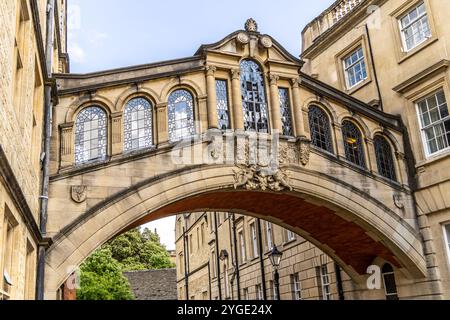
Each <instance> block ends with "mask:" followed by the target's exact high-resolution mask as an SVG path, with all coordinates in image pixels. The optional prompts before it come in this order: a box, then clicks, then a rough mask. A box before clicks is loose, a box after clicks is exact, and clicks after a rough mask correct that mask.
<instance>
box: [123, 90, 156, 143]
mask: <svg viewBox="0 0 450 320" xmlns="http://www.w3.org/2000/svg"><path fill="white" fill-rule="evenodd" d="M123 127H124V150H125V152H129V151H133V150H138V149H142V148H148V147H150V146H151V145H152V144H153V138H152V127H153V124H152V105H151V104H150V102H149V101H148V100H147V99H144V98H134V99H132V100H130V101H128V103H127V105H126V107H125V110H124V125H123Z"/></svg>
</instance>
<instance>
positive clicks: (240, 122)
mask: <svg viewBox="0 0 450 320" xmlns="http://www.w3.org/2000/svg"><path fill="white" fill-rule="evenodd" d="M231 79H232V80H231V95H232V100H233V102H232V103H233V123H234V130H241V131H242V130H244V112H243V110H242V95H241V76H240V70H239V69H233V70H231Z"/></svg>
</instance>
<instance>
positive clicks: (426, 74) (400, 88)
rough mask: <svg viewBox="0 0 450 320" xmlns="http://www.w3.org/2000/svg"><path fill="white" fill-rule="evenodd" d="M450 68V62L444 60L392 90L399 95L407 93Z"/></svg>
mask: <svg viewBox="0 0 450 320" xmlns="http://www.w3.org/2000/svg"><path fill="white" fill-rule="evenodd" d="M449 66H450V60H447V59H442V60H440V61H439V62H437V63H435V64H433V65H432V66H430V67H428V68H426V69H424V70H422V71H420V72H418V73H416V74H415V75H414V76H412V77H411V78H409V79H407V80H405V81H403V82H402V83H400V84H398V85H397V86H395V87H394V88H392V90H394V91H395V92H398V93H402V94H403V93H405V92H407V91H409V90H410V89H411V88H413V87H414V86H416V85H418V84H420V83H421V82H422V81H423V80H425V79H429V78H430V76H431V75H433V74H435V73H438V72H441V71H443V70H446V69H447V68H448V67H449Z"/></svg>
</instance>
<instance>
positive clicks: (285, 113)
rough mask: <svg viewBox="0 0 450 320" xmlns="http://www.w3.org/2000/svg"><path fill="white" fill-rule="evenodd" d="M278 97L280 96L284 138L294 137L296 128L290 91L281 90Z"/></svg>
mask: <svg viewBox="0 0 450 320" xmlns="http://www.w3.org/2000/svg"><path fill="white" fill-rule="evenodd" d="M278 95H279V96H280V114H281V126H282V129H283V135H284V136H293V135H294V127H293V126H292V115H291V103H290V101H289V91H288V89H286V88H279V89H278Z"/></svg>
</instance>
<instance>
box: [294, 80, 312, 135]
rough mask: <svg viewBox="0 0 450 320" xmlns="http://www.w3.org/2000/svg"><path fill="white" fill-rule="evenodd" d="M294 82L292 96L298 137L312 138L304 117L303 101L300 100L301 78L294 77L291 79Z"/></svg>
mask: <svg viewBox="0 0 450 320" xmlns="http://www.w3.org/2000/svg"><path fill="white" fill-rule="evenodd" d="M291 83H292V98H293V100H294V101H293V104H294V107H293V110H294V121H295V135H296V137H297V138H298V137H306V138H307V139H310V137H309V134H308V133H307V132H306V130H305V122H304V119H303V110H302V103H301V100H300V79H298V78H294V79H292V80H291Z"/></svg>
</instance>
